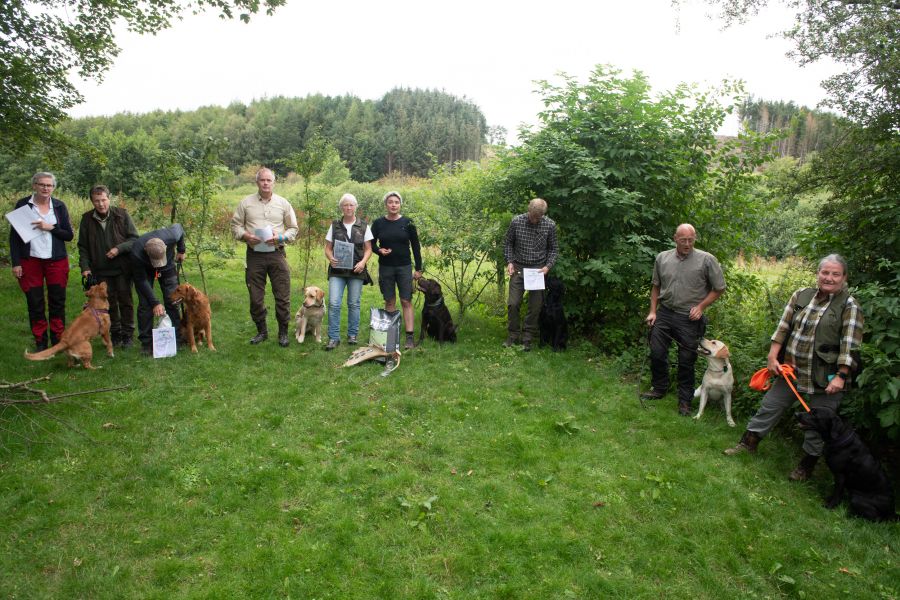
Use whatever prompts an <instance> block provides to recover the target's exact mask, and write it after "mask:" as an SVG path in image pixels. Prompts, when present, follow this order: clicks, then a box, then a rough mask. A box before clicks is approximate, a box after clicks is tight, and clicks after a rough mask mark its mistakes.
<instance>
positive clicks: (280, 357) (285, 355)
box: [0, 259, 900, 599]
mask: <svg viewBox="0 0 900 600" xmlns="http://www.w3.org/2000/svg"><path fill="white" fill-rule="evenodd" d="M292 264H295V261H294V259H292ZM188 275H189V277H190V278H191V281H193V282H196V281H197V280H198V278H197V277H196V276H195V275H194V274H192V273H191V272H189V273H188ZM295 275H296V274H295ZM314 282H315V283H318V284H320V285H322V284H323V283H324V281H321V280H319V281H314ZM210 291H211V294H212V295H213V298H214V305H213V310H214V325H213V331H214V339H215V342H216V346H217V348H218V349H219V351H218V352H216V353H212V352H209V351H207V350H206V349H205V348H201V352H200V353H199V354H198V355H191V354H190V353H186V354H180V355H179V356H178V357H176V358H174V359H165V360H155V361H154V360H152V359H148V358H143V357H141V356H140V355H139V353H138V352H137V351H136V350H130V351H121V352H119V353H117V355H116V357H115V358H113V359H110V358H107V357H106V356H105V354H104V353H103V352H102V350H101V345H100V344H99V343H95V346H94V347H95V364H97V365H102V367H103V368H102V369H100V370H97V371H94V372H88V371H85V370H83V369H80V368H79V369H72V370H69V369H66V367H65V360H64V359H63V358H61V357H58V358H57V359H55V360H53V361H50V362H44V363H31V362H27V361H25V360H24V359H23V358H22V351H23V349H24V348H25V347H26V346H28V345H29V343H30V340H29V336H28V327H27V321H26V312H25V302H24V298H23V297H22V295H21V293H20V291H19V290H18V288H17V287H16V286H15V283H14V281H13V279H12V277H10V276H9V275H8V271H6V273H5V274H4V275H3V277H0V299H2V301H0V331H2V336H0V356H2V367H0V373H2V374H0V378H2V379H3V380H5V381H7V382H11V381H22V380H25V379H31V378H35V377H41V376H44V375H48V374H49V375H51V379H50V380H49V381H48V382H41V383H36V384H35V385H36V386H38V387H43V388H45V389H47V390H48V391H49V392H51V393H63V392H74V391H80V390H91V389H97V388H102V387H107V386H115V385H127V386H128V388H127V389H126V390H123V391H116V392H109V393H98V394H92V395H85V396H75V397H71V398H69V399H67V400H65V401H63V402H59V403H56V404H52V405H39V406H30V407H23V406H15V407H10V406H7V407H4V408H2V409H0V531H2V532H3V535H2V536H0V573H2V577H0V597H3V598H166V599H168V598H308V599H312V598H341V599H345V598H360V599H362V598H517V599H518V598H534V599H547V598H711V599H712V598H715V599H720V598H779V597H801V598H804V597H805V598H839V597H847V598H854V599H856V598H896V597H898V595H900V584H898V581H900V561H898V539H900V538H898V532H900V525H898V524H890V525H885V524H871V523H867V522H862V521H859V520H855V519H850V518H848V517H847V516H846V515H845V511H844V509H843V508H840V509H838V510H835V511H828V510H826V509H824V508H822V506H821V500H822V497H823V496H824V494H825V493H826V492H827V490H828V489H829V487H830V484H831V477H830V474H829V473H828V472H827V470H825V469H822V468H820V470H819V471H817V473H816V476H815V477H814V479H813V480H812V481H811V482H809V483H806V484H799V485H798V484H794V483H791V482H789V481H788V480H787V477H786V475H787V473H788V471H789V470H790V469H791V468H792V467H793V466H794V463H795V462H796V460H797V458H798V457H799V452H800V450H799V443H798V441H797V439H795V438H792V434H791V433H790V430H789V429H784V430H783V431H781V432H780V433H779V434H778V435H775V436H773V437H772V438H771V439H768V440H766V441H764V443H763V444H761V446H760V452H759V454H758V455H757V456H755V457H748V456H739V457H734V458H729V457H725V456H724V455H722V452H721V451H722V449H724V448H725V447H727V446H730V445H732V444H734V442H735V441H736V440H737V438H738V436H739V435H740V427H741V426H742V425H744V424H745V423H746V418H741V419H738V428H736V429H731V428H729V427H728V426H727V425H726V424H725V421H724V418H723V415H722V413H721V411H720V410H718V409H717V408H716V407H713V408H712V409H711V410H710V409H708V410H707V413H706V415H705V416H704V419H703V420H702V421H700V422H697V421H693V420H690V419H685V418H680V417H678V416H677V413H676V411H675V400H674V398H673V397H672V396H669V397H667V398H666V399H664V400H663V401H661V402H658V403H656V404H654V405H653V406H652V407H650V408H647V409H643V408H641V405H640V404H639V403H638V401H637V399H636V394H635V390H636V387H635V383H634V381H631V380H627V379H623V378H622V377H621V375H620V374H619V373H617V372H616V369H615V368H614V366H613V364H612V363H611V362H608V361H606V360H605V359H603V358H601V357H600V356H599V355H598V353H597V352H596V350H595V349H594V348H592V347H590V346H588V345H582V344H579V343H577V342H576V343H575V344H574V347H573V348H571V349H570V350H569V351H568V352H566V353H559V354H554V353H552V352H549V351H548V350H536V351H533V352H531V353H529V354H525V353H522V352H520V351H517V350H513V349H505V348H502V347H501V342H502V340H503V338H504V324H503V323H502V322H501V321H500V320H499V319H496V318H494V317H489V316H479V315H477V314H474V315H472V316H471V317H470V318H468V319H467V320H466V322H465V323H464V326H463V328H462V329H461V331H460V342H459V343H458V344H456V345H445V346H444V347H438V346H437V345H436V344H434V343H431V342H426V344H425V345H424V346H422V347H420V348H417V349H415V350H413V351H411V352H408V353H406V354H405V355H404V357H403V360H402V362H401V365H400V367H399V368H398V369H397V371H395V372H394V373H393V374H391V375H390V376H389V377H386V378H382V377H380V376H379V373H380V369H379V368H378V367H377V366H375V365H374V364H363V365H360V366H357V367H353V368H351V369H341V368H339V366H340V364H341V363H342V362H343V360H345V359H346V358H347V356H348V355H349V353H350V349H349V348H348V347H347V346H346V345H345V344H344V345H341V346H340V347H339V348H338V349H337V350H336V351H334V352H325V351H324V350H322V348H321V347H317V346H316V345H314V344H313V343H312V341H311V340H310V339H307V343H306V345H304V346H298V345H297V344H296V343H293V339H292V345H291V346H290V347H289V348H287V349H282V348H279V347H278V346H277V344H275V343H274V342H273V341H271V340H270V341H269V342H267V343H265V344H262V345H260V346H250V345H248V344H247V339H248V338H249V337H250V336H251V335H252V334H253V326H252V324H251V322H250V320H249V317H248V310H247V304H248V303H247V294H246V288H245V287H244V285H243V281H242V272H241V268H240V265H239V263H238V262H237V261H234V262H233V263H232V264H231V265H230V267H229V268H228V269H227V270H221V271H217V272H214V273H213V274H212V278H211V290H210ZM69 294H70V298H69V308H70V311H69V312H70V315H72V316H74V314H75V313H76V312H77V309H78V307H79V306H80V286H79V285H78V283H77V282H76V277H75V275H74V274H73V277H72V285H71V287H70V291H69ZM297 298H298V297H297V296H295V301H294V309H295V310H296V308H297V301H298V300H297ZM379 303H380V298H379V296H378V294H377V291H376V290H375V289H374V288H366V290H365V293H364V296H363V311H364V323H365V322H366V321H367V319H366V318H365V315H366V314H367V311H368V307H370V306H378V305H379ZM273 319H274V314H273V311H270V328H271V327H273V326H274V321H273ZM367 333H368V330H367V326H365V325H364V328H363V331H362V336H361V337H362V338H363V339H365V338H366V337H367ZM742 375H743V374H738V376H739V377H741V376H742Z"/></svg>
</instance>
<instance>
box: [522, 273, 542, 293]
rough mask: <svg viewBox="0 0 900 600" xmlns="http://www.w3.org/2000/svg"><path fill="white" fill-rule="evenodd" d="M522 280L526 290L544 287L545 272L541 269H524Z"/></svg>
mask: <svg viewBox="0 0 900 600" xmlns="http://www.w3.org/2000/svg"><path fill="white" fill-rule="evenodd" d="M522 280H523V281H524V283H525V289H526V290H542V289H544V272H543V271H541V270H540V269H522Z"/></svg>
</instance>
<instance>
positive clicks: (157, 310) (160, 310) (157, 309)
mask: <svg viewBox="0 0 900 600" xmlns="http://www.w3.org/2000/svg"><path fill="white" fill-rule="evenodd" d="M164 314H166V307H165V306H163V305H162V304H157V305H156V306H154V307H153V316H154V317H161V316H163V315H164Z"/></svg>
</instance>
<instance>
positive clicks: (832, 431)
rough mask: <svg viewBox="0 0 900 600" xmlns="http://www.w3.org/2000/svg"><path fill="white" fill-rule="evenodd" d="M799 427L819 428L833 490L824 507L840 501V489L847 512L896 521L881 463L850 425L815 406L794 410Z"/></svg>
mask: <svg viewBox="0 0 900 600" xmlns="http://www.w3.org/2000/svg"><path fill="white" fill-rule="evenodd" d="M797 421H798V423H799V427H800V429H812V430H815V431H817V432H819V435H821V436H822V439H823V440H824V441H825V462H826V463H828V468H829V469H831V474H832V475H833V476H834V491H833V492H832V494H831V496H829V497H828V499H827V500H826V501H825V506H826V507H827V508H834V507H836V506H837V505H838V504H840V503H841V500H842V499H843V497H844V493H845V492H846V493H847V496H848V497H849V501H850V514H852V515H856V516H858V517H862V518H864V519H868V520H870V521H896V520H897V519H898V516H897V513H896V512H894V490H893V488H892V487H891V482H890V480H889V479H888V477H887V475H886V474H885V472H884V469H882V468H881V465H880V464H879V463H878V461H877V460H875V457H874V456H872V453H871V452H869V449H868V448H867V447H866V445H865V444H864V443H863V441H862V440H861V439H859V435H857V433H856V432H855V431H853V428H852V427H851V426H850V425H847V424H846V423H844V422H843V421H842V420H841V418H840V417H839V416H838V415H837V414H836V413H835V412H834V411H833V410H831V409H830V408H824V407H816V408H813V409H812V410H811V411H810V412H808V413H806V412H803V413H797Z"/></svg>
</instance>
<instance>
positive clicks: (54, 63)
mask: <svg viewBox="0 0 900 600" xmlns="http://www.w3.org/2000/svg"><path fill="white" fill-rule="evenodd" d="M282 4H284V0H262V1H260V0H83V1H79V2H68V1H65V0H6V1H4V2H3V5H2V6H0V138H2V139H3V145H4V147H5V149H6V150H11V151H14V152H21V151H23V150H27V149H28V148H29V147H31V146H32V145H33V144H35V143H38V142H39V141H44V142H50V143H49V144H48V146H47V149H48V150H52V148H53V147H54V146H58V145H60V144H65V143H66V142H70V141H71V139H69V138H67V137H66V136H65V135H59V133H60V132H59V131H54V130H53V126H54V125H56V124H58V123H60V122H62V121H63V120H65V119H66V111H67V110H68V109H70V108H72V107H73V106H76V105H77V104H80V103H81V101H82V96H81V93H80V92H79V91H78V90H77V88H76V87H75V85H74V84H73V82H72V78H71V76H72V75H73V74H74V73H76V72H77V73H78V75H79V76H81V77H83V78H86V79H87V78H93V79H98V80H99V79H102V78H103V74H104V73H105V72H106V70H107V69H108V68H109V66H110V65H111V64H112V62H113V59H114V58H115V57H116V55H117V54H118V53H119V47H118V46H117V45H116V41H115V36H114V34H113V32H114V31H115V29H116V28H117V26H118V25H120V24H122V23H124V24H125V25H126V26H127V27H128V29H129V30H131V31H135V32H138V33H142V34H145V33H149V34H155V33H158V32H160V31H162V30H164V29H168V28H169V27H170V26H171V25H172V22H173V21H174V20H177V19H179V18H180V16H181V15H182V14H185V13H190V12H192V11H193V12H199V11H202V10H207V9H212V10H213V11H216V12H218V13H219V16H220V17H222V18H223V19H224V18H227V19H231V18H233V17H234V16H235V13H237V16H238V18H240V19H241V20H242V21H244V22H247V21H249V20H250V16H251V15H255V14H257V13H258V12H259V10H260V9H261V8H265V11H266V13H267V14H272V12H273V11H274V10H275V8H277V7H278V6H281V5H282ZM48 138H52V139H48Z"/></svg>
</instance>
